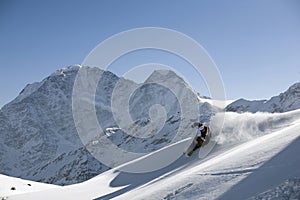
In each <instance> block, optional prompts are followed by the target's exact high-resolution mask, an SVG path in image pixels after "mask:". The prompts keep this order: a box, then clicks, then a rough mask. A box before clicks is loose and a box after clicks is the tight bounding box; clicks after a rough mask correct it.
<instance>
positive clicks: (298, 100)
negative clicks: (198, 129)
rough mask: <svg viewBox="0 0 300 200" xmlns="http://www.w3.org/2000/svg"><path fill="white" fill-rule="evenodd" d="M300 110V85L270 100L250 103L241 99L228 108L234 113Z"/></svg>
mask: <svg viewBox="0 0 300 200" xmlns="http://www.w3.org/2000/svg"><path fill="white" fill-rule="evenodd" d="M299 108H300V83H295V84H294V85H292V86H291V87H290V88H289V89H288V90H287V91H285V92H283V93H281V94H279V95H278V96H275V97H272V98H271V99H270V100H260V101H248V100H245V99H239V100H237V101H235V102H233V103H231V104H230V105H228V106H227V107H226V110H227V111H233V112H253V113H254V112H271V113H274V112H287V111H291V110H295V109H299Z"/></svg>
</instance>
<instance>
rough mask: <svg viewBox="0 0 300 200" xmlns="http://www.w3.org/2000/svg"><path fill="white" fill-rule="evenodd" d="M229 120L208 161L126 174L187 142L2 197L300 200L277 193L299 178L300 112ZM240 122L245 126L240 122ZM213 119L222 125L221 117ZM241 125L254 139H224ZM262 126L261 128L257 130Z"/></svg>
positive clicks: (290, 193)
mask: <svg viewBox="0 0 300 200" xmlns="http://www.w3.org/2000/svg"><path fill="white" fill-rule="evenodd" d="M226 115H227V117H226V119H227V120H226V121H225V123H224V132H223V133H222V134H220V135H217V136H215V137H214V138H213V140H215V141H216V142H217V144H216V146H215V147H214V148H213V151H212V152H211V153H210V154H209V155H208V156H206V157H205V158H203V159H199V155H201V151H200V154H198V152H197V153H195V154H194V155H193V156H192V157H190V158H187V157H185V156H181V157H179V158H178V159H176V160H175V161H174V162H172V164H170V165H168V166H166V167H164V168H162V169H159V170H156V171H153V172H144V173H128V172H122V168H126V167H131V168H132V167H133V168H134V167H139V165H141V166H143V165H145V166H147V165H148V164H151V163H155V162H161V163H164V162H168V160H166V158H167V157H168V156H170V157H171V156H172V154H173V152H177V151H178V152H180V151H181V150H182V148H183V147H184V146H185V145H186V144H187V143H188V142H187V141H188V140H183V141H179V142H177V143H175V144H173V145H170V146H169V147H165V148H163V149H160V150H157V151H155V152H153V153H151V154H149V155H146V156H144V157H142V158H139V159H137V160H134V161H131V162H129V163H125V164H124V165H122V166H120V167H119V168H117V169H111V170H109V171H106V172H104V173H102V174H100V175H98V176H96V177H94V178H92V179H90V180H88V181H86V182H83V183H79V184H75V185H70V186H64V187H59V188H50V187H49V188H47V189H46V190H43V188H40V189H41V190H40V191H29V190H28V191H24V193H19V194H16V193H15V192H16V191H11V190H10V191H7V188H9V187H6V190H5V189H4V190H3V189H2V190H0V194H6V196H8V199H33V200H34V199H217V198H219V199H247V198H253V199H260V198H264V197H275V196H272V194H273V195H277V196H279V198H280V197H282V195H288V196H289V197H291V198H294V199H299V197H300V196H299V192H298V191H299V190H297V185H296V186H295V185H292V187H293V188H292V189H290V190H287V191H288V194H286V193H287V191H284V192H285V193H284V192H278V189H276V188H280V187H288V186H289V184H290V181H289V180H291V178H297V177H299V178H300V169H299V166H300V157H299V156H297V155H298V152H299V151H300V137H299V136H300V133H299V130H300V110H296V111H292V112H287V113H277V114H271V113H255V114H249V113H243V114H237V113H227V114H226ZM237 118H238V119H240V121H238V122H236V119H237ZM214 120H218V116H216V117H215V119H214ZM248 122H249V123H248ZM236 123H239V124H243V125H242V126H240V127H239V131H238V130H233V131H232V137H236V138H239V137H241V138H242V137H244V136H245V135H250V136H251V137H246V139H243V140H236V142H233V141H230V140H227V139H226V140H224V137H225V138H230V135H229V131H228V130H232V129H231V128H232V126H235V125H236ZM258 126H261V127H260V128H257V129H255V127H258ZM226 131H227V132H226ZM212 132H214V127H212ZM234 135H239V136H234ZM2 178H3V176H0V184H1V183H2V184H3V181H2V180H3V179H2ZM292 180H293V181H295V180H294V179H292ZM297 180H298V179H296V181H297ZM4 181H5V180H4ZM5 184H6V183H5ZM9 184H14V182H9ZM282 185H283V186H282ZM0 188H3V187H0ZM272 191H273V192H272ZM274 191H276V192H274ZM270 195H271V196H270ZM280 195H281V196H280ZM0 196H1V195H0Z"/></svg>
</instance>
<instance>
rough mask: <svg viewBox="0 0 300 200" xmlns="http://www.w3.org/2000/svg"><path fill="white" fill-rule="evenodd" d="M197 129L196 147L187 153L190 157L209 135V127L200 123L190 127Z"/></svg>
mask: <svg viewBox="0 0 300 200" xmlns="http://www.w3.org/2000/svg"><path fill="white" fill-rule="evenodd" d="M195 127H196V128H197V129H198V133H197V136H196V139H195V140H196V142H197V143H196V145H195V147H194V148H193V149H192V150H191V151H190V152H189V153H188V156H191V155H192V154H193V153H194V151H196V150H197V149H199V148H200V147H201V146H202V145H203V143H204V142H205V138H206V136H207V135H208V134H209V127H208V126H206V125H204V124H202V123H200V122H195V123H194V124H193V125H192V128H195Z"/></svg>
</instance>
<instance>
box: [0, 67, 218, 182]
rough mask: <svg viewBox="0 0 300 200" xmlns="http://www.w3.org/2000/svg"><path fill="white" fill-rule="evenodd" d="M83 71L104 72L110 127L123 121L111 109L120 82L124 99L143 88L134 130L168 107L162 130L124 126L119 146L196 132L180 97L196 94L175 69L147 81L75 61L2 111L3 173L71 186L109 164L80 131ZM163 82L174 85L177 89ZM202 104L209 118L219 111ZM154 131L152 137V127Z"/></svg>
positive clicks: (147, 146)
mask: <svg viewBox="0 0 300 200" xmlns="http://www.w3.org/2000/svg"><path fill="white" fill-rule="evenodd" d="M79 70H82V71H84V73H86V74H88V75H89V78H88V81H92V80H93V79H95V78H96V75H97V74H99V73H101V74H103V75H102V78H101V80H100V81H99V83H98V86H97V93H96V96H95V100H96V102H97V103H96V105H95V108H96V112H97V118H98V121H99V123H100V124H101V126H102V127H103V128H104V129H105V128H111V127H116V125H117V124H116V121H115V119H114V116H113V111H112V110H110V103H111V100H112V93H113V92H114V88H115V86H116V84H119V86H120V91H119V92H120V93H119V94H118V97H119V98H117V101H119V102H123V101H124V102H126V101H125V100H126V99H124V98H125V97H126V95H124V94H123V93H122V92H125V91H126V90H124V88H125V89H128V88H138V90H136V92H135V93H134V94H133V97H134V98H133V97H132V98H131V99H129V100H130V101H129V102H130V103H129V110H130V114H131V118H132V121H131V123H130V124H126V127H122V129H123V130H127V131H130V132H131V133H132V134H133V135H134V134H136V135H138V134H140V133H139V132H136V127H137V126H143V127H144V128H145V130H151V128H153V127H148V126H147V124H149V122H150V121H151V120H150V119H151V116H150V115H151V112H150V115H149V109H150V108H151V106H153V105H156V104H159V105H162V106H163V107H164V109H165V114H166V116H165V115H163V116H164V117H166V119H165V121H166V123H164V126H163V127H160V128H162V129H161V131H160V134H156V135H154V136H152V137H150V139H144V140H143V139H139V140H138V139H135V138H133V137H128V135H127V134H125V133H124V131H122V130H119V131H116V132H115V133H114V134H113V135H111V136H110V139H111V141H113V143H115V144H116V145H117V146H119V147H122V148H127V149H126V150H128V151H131V152H144V153H147V152H150V151H153V150H157V149H159V148H161V147H163V146H165V145H167V144H168V143H169V142H170V141H171V140H172V139H173V138H174V134H175V133H177V132H178V134H177V135H179V137H178V138H177V140H176V141H178V140H180V139H182V138H184V137H186V135H187V134H191V133H193V130H191V128H190V123H191V121H196V120H197V118H198V116H192V115H191V117H190V118H186V117H184V118H182V116H181V115H182V114H183V113H182V110H186V113H185V116H189V114H190V113H191V112H192V111H190V110H189V109H188V108H185V109H183V108H181V107H180V106H182V105H179V103H178V100H181V99H183V100H184V99H185V98H187V97H189V96H191V95H192V94H194V93H193V91H192V90H191V89H190V87H189V86H188V85H187V84H186V83H185V82H184V81H183V79H182V78H180V77H178V76H177V75H176V74H175V73H173V72H171V71H155V72H154V73H153V74H152V75H151V76H150V77H149V78H148V79H147V81H146V82H145V83H144V84H142V85H138V84H136V83H134V82H132V81H129V80H126V79H123V78H119V77H117V76H116V75H114V74H113V73H111V72H107V71H101V70H100V69H99V68H91V67H81V66H78V65H74V66H70V67H68V68H64V69H61V70H58V71H57V72H55V73H53V74H52V75H50V76H49V77H47V78H45V79H44V80H43V81H41V82H39V83H34V84H30V85H27V86H26V87H25V88H24V89H23V90H22V91H21V93H20V94H19V96H18V97H17V98H16V99H14V100H13V101H12V102H10V103H9V104H7V105H5V106H4V107H3V108H2V109H1V110H0V173H1V174H6V175H10V176H14V177H20V178H24V179H30V180H35V181H39V182H47V183H54V184H60V185H66V184H72V183H78V182H82V181H85V180H87V179H89V178H92V177H94V176H96V175H98V174H99V173H102V172H104V171H106V170H108V169H109V168H108V167H107V166H105V165H104V164H102V163H101V162H99V161H98V160H96V159H95V158H94V157H93V156H92V155H91V154H90V153H89V152H88V151H87V149H86V148H85V147H84V145H83V144H82V142H81V140H80V138H79V136H78V134H77V130H76V127H75V124H74V120H73V114H72V92H73V85H74V81H75V78H76V75H77V73H78V71H79ZM157 83H161V84H164V83H165V84H167V83H168V84H172V85H173V86H174V91H169V90H167V89H166V88H167V87H166V88H164V87H162V86H160V85H159V84H157ZM174 94H179V95H174ZM196 104H197V105H196V106H197V107H198V106H200V109H201V110H203V111H205V112H203V113H202V114H201V118H202V119H205V120H206V121H207V122H209V120H210V116H212V115H214V114H215V113H216V112H217V111H218V109H217V108H215V107H213V106H209V105H207V104H202V103H200V102H196ZM122 105H123V104H122ZM124 106H125V104H124ZM154 108H155V107H154ZM159 109H160V108H158V111H159ZM153 112H156V110H155V109H154V110H153ZM196 112H197V113H199V112H198V111H197V110H196ZM126 122H127V121H125V122H124V123H126ZM163 122H164V121H163ZM124 123H123V124H124ZM182 124H183V127H182V128H181V129H180V126H182ZM147 128H148V129H147ZM158 128H159V127H158ZM146 132H147V131H146ZM149 134H150V136H151V132H149ZM103 135H104V134H103ZM148 136H149V135H148ZM98 139H99V138H98ZM176 141H174V142H176ZM121 159H122V158H118V156H117V155H116V156H115V158H112V162H116V163H119V162H121V161H120V160H121ZM122 162H128V160H124V161H122Z"/></svg>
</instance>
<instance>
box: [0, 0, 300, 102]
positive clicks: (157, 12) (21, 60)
mask: <svg viewBox="0 0 300 200" xmlns="http://www.w3.org/2000/svg"><path fill="white" fill-rule="evenodd" d="M145 26H152V27H153V26H154V27H165V28H170V29H174V30H177V31H180V32H182V33H185V34H186V35H188V36H190V37H192V38H194V39H195V40H196V41H198V42H199V43H200V44H201V45H202V46H203V47H204V48H205V49H206V50H207V51H208V53H209V54H210V56H211V57H212V58H213V60H214V61H215V63H216V64H217V66H218V68H219V70H220V72H221V75H222V78H223V81H224V84H225V89H226V94H227V98H228V99H237V98H241V97H243V98H247V99H263V98H270V97H271V96H273V95H276V94H278V93H280V92H282V91H284V90H285V89H287V88H288V87H289V86H290V85H291V84H293V83H295V82H299V81H300V1H298V0H264V1H261V0H244V1H240V0H235V1H233V0H226V1H216V0H189V1H183V0H182V1H176V0H169V1H164V0H151V1H145V0H127V1H126V0H119V1H116V0H97V1H96V0H94V1H93V0H92V1H83V0H82V1H76V0H72V1H71V0H70V1H61V0H52V1H40V0H35V1H33V0H27V1H22V0H19V1H17V0H0V67H1V74H0V94H1V95H0V107H1V106H3V105H4V104H5V103H7V102H9V101H11V100H12V99H13V98H15V97H16V96H17V95H18V93H19V92H20V91H21V90H22V89H23V88H24V87H25V85H26V84H28V83H32V82H36V81H40V80H42V79H43V78H45V77H46V76H48V75H50V74H51V73H53V72H54V71H56V70H57V69H59V68H61V67H64V66H69V65H71V64H80V63H82V61H83V59H84V58H85V56H86V55H87V54H88V53H89V52H90V51H91V50H92V49H93V48H94V47H95V46H96V45H97V44H99V43H100V42H101V41H103V40H105V39H106V38H108V37H110V36H111V35H113V34H116V33H119V32H121V31H125V30H128V29H132V28H138V27H145ZM196 87H197V86H196ZM199 92H200V93H201V91H199Z"/></svg>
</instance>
